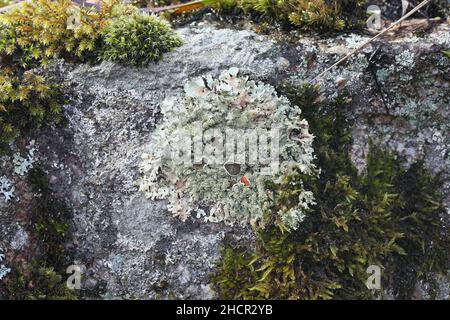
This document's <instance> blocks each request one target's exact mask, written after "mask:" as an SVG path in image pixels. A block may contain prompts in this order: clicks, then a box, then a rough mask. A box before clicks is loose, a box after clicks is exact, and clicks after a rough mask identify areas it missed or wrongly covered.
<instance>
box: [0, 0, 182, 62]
mask: <svg viewBox="0 0 450 320" xmlns="http://www.w3.org/2000/svg"><path fill="white" fill-rule="evenodd" d="M0 30H2V31H0V57H1V56H3V57H4V56H8V57H12V58H13V59H15V60H16V61H17V62H18V63H20V64H21V65H22V66H28V67H29V66H33V65H35V64H36V63H39V64H44V65H45V64H47V63H48V62H49V61H50V60H51V59H53V58H63V59H65V60H68V61H74V62H80V61H98V60H102V59H106V60H111V61H119V62H123V63H131V64H134V65H145V64H147V63H148V62H149V61H157V60H159V59H160V58H161V56H162V54H163V53H165V52H167V51H170V49H172V48H173V47H176V46H179V45H181V39H180V38H179V37H178V36H176V34H175V33H174V32H173V31H172V30H171V29H170V26H169V25H168V24H166V23H165V22H163V21H162V20H159V19H158V18H156V17H154V16H152V17H149V16H146V15H142V14H140V13H138V12H137V8H136V7H134V6H132V5H125V4H123V3H122V1H121V0H108V1H103V2H102V6H101V8H100V10H97V9H95V8H87V7H84V6H82V7H77V6H75V5H74V4H73V3H72V1H70V0H57V1H51V0H32V1H30V2H24V3H23V4H22V5H21V6H19V7H18V8H16V9H13V10H11V11H9V12H6V13H4V14H2V15H0Z"/></svg>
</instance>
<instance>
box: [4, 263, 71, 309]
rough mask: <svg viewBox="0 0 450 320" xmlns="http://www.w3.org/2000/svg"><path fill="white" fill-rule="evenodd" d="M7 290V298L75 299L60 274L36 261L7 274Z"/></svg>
mask: <svg viewBox="0 0 450 320" xmlns="http://www.w3.org/2000/svg"><path fill="white" fill-rule="evenodd" d="M9 279H10V280H9V282H8V284H7V292H8V299H9V300H76V299H77V298H78V297H77V295H76V293H75V292H74V291H73V290H70V289H68V288H67V286H66V285H65V281H64V280H63V278H62V276H61V275H59V274H58V273H57V272H55V271H54V270H53V269H52V268H45V267H39V264H38V263H34V264H33V265H32V266H30V267H28V268H26V269H25V270H21V272H17V271H13V272H11V274H10V275H9Z"/></svg>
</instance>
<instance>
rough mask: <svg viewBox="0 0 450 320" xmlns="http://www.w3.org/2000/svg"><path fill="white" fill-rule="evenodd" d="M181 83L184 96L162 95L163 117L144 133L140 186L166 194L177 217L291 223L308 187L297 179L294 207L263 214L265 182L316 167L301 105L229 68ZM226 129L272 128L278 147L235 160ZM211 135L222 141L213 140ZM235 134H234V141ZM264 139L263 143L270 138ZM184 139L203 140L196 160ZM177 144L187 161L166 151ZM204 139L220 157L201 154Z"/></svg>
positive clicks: (303, 206)
mask: <svg viewBox="0 0 450 320" xmlns="http://www.w3.org/2000/svg"><path fill="white" fill-rule="evenodd" d="M184 89H185V90H184V91H185V97H183V98H170V99H166V100H165V101H164V103H163V105H162V107H161V109H162V113H163V115H164V120H163V122H162V123H161V124H160V125H159V126H158V127H157V129H156V130H155V132H154V133H153V135H152V141H151V143H150V145H151V147H150V150H149V151H148V152H147V153H145V154H143V156H142V159H143V160H142V163H141V165H140V170H141V172H142V175H143V177H142V180H141V181H140V190H141V191H143V192H144V193H145V195H146V196H147V197H148V198H151V199H166V198H167V199H168V201H169V204H168V209H169V211H170V212H172V213H173V214H174V215H175V216H178V217H180V218H181V219H182V220H186V219H187V218H188V217H189V216H191V215H193V214H194V215H195V216H196V217H197V218H201V217H202V218H203V219H204V220H205V221H209V222H222V221H223V222H225V223H226V224H231V225H232V224H235V223H237V224H242V225H245V224H248V223H250V224H252V225H257V226H259V227H265V226H266V225H267V224H268V223H277V224H279V225H283V226H284V227H286V228H287V229H295V228H297V227H298V225H299V223H300V222H301V221H302V220H303V218H304V216H305V213H306V211H307V210H308V208H309V206H310V205H312V204H314V197H313V194H312V192H310V191H307V190H302V188H303V186H302V185H300V186H299V205H298V207H296V208H294V209H292V208H290V209H289V210H288V209H286V211H279V212H277V213H271V210H270V208H271V206H272V205H273V195H272V194H271V192H270V189H269V188H268V187H267V185H268V182H275V183H277V182H280V180H281V179H282V177H283V176H285V175H286V174H288V173H289V172H291V171H292V170H299V171H300V172H302V173H303V174H305V175H312V174H315V172H316V170H315V166H314V164H313V160H314V155H313V148H312V142H313V138H314V137H313V135H311V134H310V133H309V131H308V123H307V121H306V120H304V119H302V118H301V110H300V109H299V108H298V107H297V106H291V105H290V103H289V101H288V99H287V98H285V97H283V96H278V95H277V93H276V91H275V89H274V88H273V87H272V86H270V85H267V84H264V83H260V82H258V83H256V82H254V81H249V80H248V79H247V78H246V77H239V76H238V69H237V68H231V69H230V70H226V71H224V72H222V74H221V75H220V76H219V78H218V79H213V78H212V77H211V76H204V77H200V78H195V79H193V80H191V81H189V82H188V83H187V84H186V85H185V88H184ZM199 128H201V129H200V130H199ZM230 129H231V130H233V132H242V133H245V132H247V133H249V132H250V133H251V132H269V131H270V130H272V131H270V132H274V130H275V131H276V132H277V136H273V137H272V139H277V140H278V146H277V150H279V152H278V156H277V158H276V160H275V159H274V158H272V160H271V162H266V163H262V161H256V162H251V161H242V160H243V158H242V157H241V158H240V160H241V161H238V160H237V158H236V155H235V156H234V157H232V156H230V155H229V153H227V152H226V151H227V150H228V149H227V147H226V146H227V144H230V143H231V146H232V147H231V149H230V150H235V145H234V140H233V139H230V135H229V134H227V132H230V131H229V130H230ZM208 132H214V133H213V134H208ZM217 133H219V134H217ZM219 136H220V137H223V139H224V140H225V142H223V141H220V142H219V141H218V140H220V139H218V137H219ZM245 136H248V135H245ZM235 137H236V136H235ZM274 137H275V138H274ZM242 139H244V137H243V136H239V135H237V140H238V141H239V140H242ZM230 140H231V141H230ZM269 141H270V142H271V146H275V145H277V143H276V142H275V144H274V141H272V140H269ZM191 142H192V145H193V148H192V149H195V148H196V146H198V145H199V144H200V146H202V147H203V148H201V149H202V150H203V153H202V156H201V158H200V161H199V159H198V158H197V159H196V158H195V157H194V154H195V150H193V151H192V156H191V154H190V150H191V148H190V146H191ZM241 142H242V141H241ZM258 142H259V143H260V145H261V141H260V140H258ZM237 144H239V142H237ZM249 145H250V144H248V145H247V146H246V151H247V152H248V153H250V152H251V151H250V150H249ZM180 146H185V147H186V146H187V149H185V150H186V152H185V153H184V156H186V157H185V158H184V160H192V159H193V161H192V162H190V161H179V160H180V159H178V158H176V157H175V158H174V156H173V150H179V149H180ZM211 146H214V147H215V148H217V149H214V150H216V152H217V154H220V155H223V161H217V160H215V159H217V158H214V159H212V158H211V157H208V153H205V150H207V149H208V148H211ZM222 147H223V148H222ZM237 148H238V147H236V149H237ZM217 150H218V151H217ZM241 150H242V149H241ZM271 152H272V151H271ZM248 153H247V155H246V158H245V159H247V160H248V159H249V157H250V155H249V154H248ZM215 154H216V153H215ZM273 154H275V153H271V155H273ZM258 155H259V156H260V155H261V154H260V151H259V150H258ZM237 156H238V157H239V154H237ZM219 158H220V157H219ZM275 162H276V163H275ZM274 165H275V167H276V168H277V170H272V172H270V170H269V172H270V174H268V173H267V172H268V169H270V168H273V167H274Z"/></svg>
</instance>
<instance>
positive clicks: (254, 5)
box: [204, 0, 366, 32]
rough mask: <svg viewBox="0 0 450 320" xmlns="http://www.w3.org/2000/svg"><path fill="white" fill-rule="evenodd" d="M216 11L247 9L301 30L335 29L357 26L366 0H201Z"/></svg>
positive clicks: (362, 14)
mask: <svg viewBox="0 0 450 320" xmlns="http://www.w3.org/2000/svg"><path fill="white" fill-rule="evenodd" d="M204 2H205V4H206V5H207V6H210V7H212V8H214V9H215V10H217V11H218V12H219V13H224V14H228V13H236V12H238V11H241V12H243V13H250V14H256V15H260V16H263V17H265V18H268V19H272V20H276V21H279V22H281V23H283V24H285V25H290V26H291V27H294V28H300V29H304V30H313V31H319V32H335V31H341V30H344V29H346V30H348V29H354V28H360V27H361V26H363V25H364V20H365V18H366V13H365V7H364V5H365V4H366V0H333V1H326V0H313V1H310V0H308V1H307V0H205V1H204Z"/></svg>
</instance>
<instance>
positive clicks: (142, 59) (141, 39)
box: [101, 13, 182, 66]
mask: <svg viewBox="0 0 450 320" xmlns="http://www.w3.org/2000/svg"><path fill="white" fill-rule="evenodd" d="M102 35H103V46H102V53H101V59H102V60H109V61H118V62H121V63H123V64H131V65H136V66H145V65H147V64H149V63H150V62H154V61H158V60H160V59H161V58H162V55H163V53H165V52H168V51H171V50H172V49H173V48H175V47H178V46H180V45H181V44H182V40H181V38H180V37H179V36H178V35H177V34H176V33H175V32H174V31H173V30H172V29H171V28H170V26H169V25H168V23H166V22H165V21H164V20H161V19H159V18H157V17H155V16H147V15H142V14H138V13H137V14H134V15H131V16H124V17H119V18H117V19H114V20H112V21H111V22H110V23H108V25H107V26H106V28H105V30H104V31H103V34H102Z"/></svg>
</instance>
